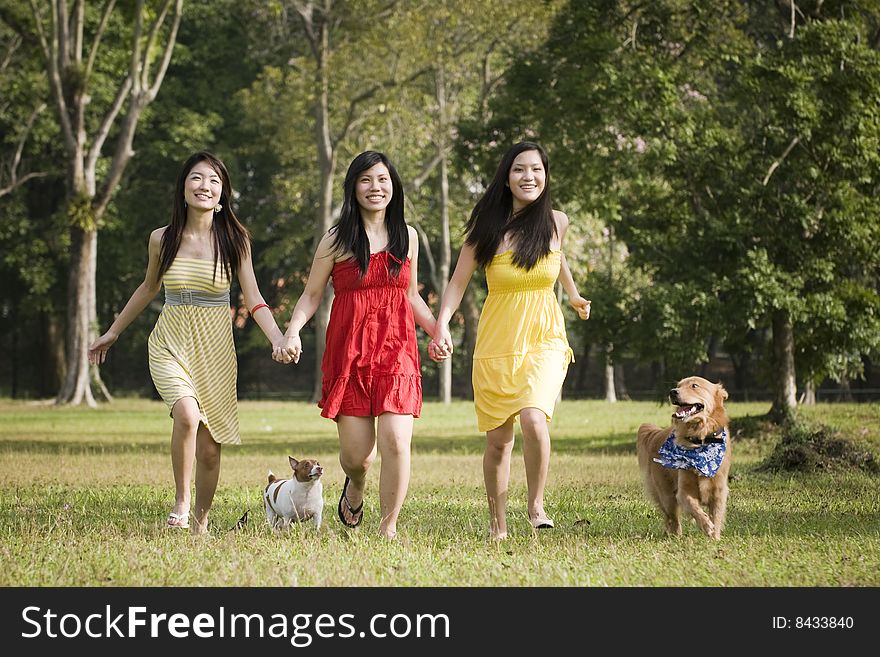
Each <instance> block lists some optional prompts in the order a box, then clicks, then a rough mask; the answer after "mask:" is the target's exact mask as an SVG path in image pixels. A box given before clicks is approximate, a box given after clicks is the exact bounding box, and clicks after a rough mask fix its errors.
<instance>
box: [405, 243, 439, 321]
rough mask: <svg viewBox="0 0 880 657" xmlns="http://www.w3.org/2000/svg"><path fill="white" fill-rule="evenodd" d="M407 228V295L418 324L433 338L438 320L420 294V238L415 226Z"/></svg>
mask: <svg viewBox="0 0 880 657" xmlns="http://www.w3.org/2000/svg"><path fill="white" fill-rule="evenodd" d="M407 230H408V232H409V289H408V290H407V296H408V297H409V304H410V305H411V306H412V310H413V317H415V320H416V324H418V325H419V326H421V327H422V328H423V329H424V330H425V333H427V334H428V335H429V336H431V337H432V338H433V337H434V333H435V331H436V330H437V320H435V319H434V313H432V312H431V309H430V308H429V307H428V304H427V303H425V300H424V299H422V295H421V294H419V238H418V235H417V234H416V231H415V229H414V228H412V227H410V226H407Z"/></svg>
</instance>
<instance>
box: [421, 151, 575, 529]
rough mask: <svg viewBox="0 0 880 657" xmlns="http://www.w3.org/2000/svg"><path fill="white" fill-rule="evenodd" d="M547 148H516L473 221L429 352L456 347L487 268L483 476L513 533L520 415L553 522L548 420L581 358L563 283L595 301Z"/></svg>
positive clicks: (482, 331)
mask: <svg viewBox="0 0 880 657" xmlns="http://www.w3.org/2000/svg"><path fill="white" fill-rule="evenodd" d="M547 164H548V163H547V154H546V153H545V152H544V149H543V148H541V146H539V145H538V144H535V143H533V142H521V143H519V144H516V145H515V146H513V147H512V148H511V149H510V150H508V151H507V153H506V154H505V155H504V157H503V158H502V159H501V162H500V164H499V165H498V169H497V171H496V172H495V177H494V178H493V180H492V182H491V184H490V185H489V187H488V188H487V189H486V192H485V193H484V194H483V196H482V198H481V199H480V200H479V201H478V202H477V204H476V206H475V207H474V210H473V212H472V213H471V216H470V219H469V220H468V222H467V225H466V226H465V234H466V237H465V243H464V245H463V246H462V248H461V253H460V254H459V257H458V263H457V264H456V266H455V272H454V273H453V275H452V279H451V280H450V281H449V285H448V286H447V287H446V291H445V292H444V294H443V300H442V302H441V305H440V311H439V313H438V315H437V326H438V331H437V334H436V335H437V340H436V342H435V343H432V344H431V345H429V349H431V350H433V351H436V352H437V353H438V354H441V355H444V354H448V353H450V352H451V351H452V337H451V335H450V333H449V319H450V318H451V317H452V314H453V313H454V312H455V310H456V309H457V308H458V305H459V304H460V303H461V298H462V295H463V294H464V291H465V289H466V288H467V285H468V283H469V281H470V279H471V276H472V275H473V273H474V271H476V269H477V267H483V268H484V269H485V271H486V283H487V285H488V289H489V294H488V296H487V297H486V301H485V303H484V304H483V310H482V313H481V314H480V323H479V327H478V329H477V344H476V347H475V350H474V363H473V386H474V405H475V408H476V414H477V425H478V427H479V430H480V431H485V432H486V451H485V453H484V455H483V478H484V480H485V483H486V495H487V498H488V502H489V536H490V537H491V538H493V539H496V540H501V539H504V538H507V489H508V482H509V480H510V457H511V453H512V451H513V442H514V421H515V419H516V418H517V417H519V422H520V428H521V431H522V435H523V460H524V462H525V468H526V481H527V484H528V496H529V499H528V515H529V522H530V523H531V525H532V527H534V528H535V529H546V528H552V527H553V520H551V519H550V517H549V516H548V515H547V513H546V511H545V509H544V487H545V485H546V482H547V472H548V469H549V465H550V432H549V428H548V426H547V424H548V422H549V421H550V418H551V417H552V415H553V407H554V405H555V403H556V399H557V397H558V396H559V391H560V390H561V388H562V382H563V380H564V379H565V374H566V371H567V369H568V364H569V363H570V362H571V361H572V351H571V348H570V347H569V346H568V340H567V338H566V335H565V320H564V318H563V315H562V309H561V308H560V307H559V304H558V303H557V301H556V295H555V293H554V287H555V284H556V281H557V280H559V281H560V282H561V283H562V287H563V288H564V290H565V292H566V293H567V294H568V297H569V303H570V304H571V306H572V307H573V308H574V309H575V310H576V311H577V313H578V316H579V317H580V318H581V319H588V318H589V316H590V302H589V301H588V300H587V299H584V298H583V297H582V296H581V295H580V294H578V291H577V288H576V287H575V284H574V279H573V278H572V275H571V271H570V270H569V268H568V264H567V263H566V261H565V255H564V254H563V252H562V242H563V238H564V237H565V231H566V229H567V228H568V217H566V216H565V214H564V213H562V212H559V211H558V210H554V209H553V208H552V205H551V200H550V189H549V176H548V167H547Z"/></svg>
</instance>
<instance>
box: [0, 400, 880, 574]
mask: <svg viewBox="0 0 880 657" xmlns="http://www.w3.org/2000/svg"><path fill="white" fill-rule="evenodd" d="M728 410H729V411H730V413H731V415H732V417H733V418H734V419H735V420H736V418H743V417H744V416H757V415H761V414H763V413H766V411H767V410H768V405H767V404H760V403H757V404H756V403H750V404H746V403H741V404H732V405H730V406H729V408H728ZM240 413H241V424H242V436H243V441H244V443H243V445H242V446H240V447H226V448H224V450H223V456H222V474H221V478H220V485H219V488H218V492H217V496H216V498H215V502H214V509H213V511H212V514H211V527H212V534H211V536H210V537H209V538H207V539H196V538H193V537H191V536H190V535H189V534H188V533H187V532H182V531H168V530H165V529H164V527H163V524H164V520H165V517H166V515H167V513H168V511H169V510H170V508H171V505H172V502H173V484H172V477H171V464H170V455H169V446H168V443H169V439H170V431H171V420H170V418H169V417H168V414H167V412H166V410H165V406H164V404H162V403H161V402H153V401H145V400H126V399H122V400H118V401H116V402H114V403H113V404H109V405H103V406H101V407H100V408H98V409H97V410H94V409H88V408H56V407H54V406H50V405H45V404H36V403H29V402H12V401H8V400H5V401H0V459H2V468H0V558H2V564H3V568H2V570H0V585H2V586H38V587H42V586H223V587H228V586H292V585H297V586H406V587H422V586H444V587H445V586H480V587H482V586H527V587H531V586H553V587H563V586H564V587H568V586H578V587H580V586H603V587H604V586H611V587H621V586H627V587H630V586H651V587H653V586H697V587H709V586H729V587H746V586H749V587H751V586H759V587H777V586H810V587H813V586H831V587H846V586H878V585H880V477H878V476H876V475H871V474H868V473H866V472H862V471H859V470H854V471H853V470H846V471H844V470H840V471H830V472H821V473H819V474H790V473H783V474H778V473H777V474H773V473H769V472H763V471H760V470H758V469H757V467H756V466H757V465H758V464H760V463H761V462H762V461H763V459H764V458H766V456H767V455H768V454H769V453H770V451H772V448H773V446H774V444H775V440H776V438H775V437H773V436H769V437H768V436H764V437H763V438H762V437H760V436H759V437H749V438H746V439H742V438H739V439H737V440H735V442H734V445H733V449H734V451H733V468H732V478H731V484H730V489H731V493H730V505H729V511H728V525H727V528H726V530H725V532H724V534H723V536H722V539H721V541H720V542H717V543H714V542H710V541H709V540H707V539H706V538H705V537H704V536H703V535H702V534H700V533H699V532H698V531H697V528H696V527H695V526H694V525H693V523H687V524H686V525H685V528H684V535H683V536H682V537H681V538H680V539H670V538H667V537H666V536H665V535H664V533H663V531H662V522H661V520H660V517H659V515H658V513H657V512H656V511H655V510H654V509H653V507H652V506H651V505H650V504H649V502H648V501H647V499H646V497H645V495H644V494H643V491H642V486H641V481H640V479H639V471H638V467H637V463H636V457H635V449H634V440H635V431H636V428H637V427H638V425H639V424H641V423H642V422H646V421H652V422H656V423H659V424H665V422H666V421H667V420H668V416H669V408H668V407H664V406H660V405H658V404H654V403H648V402H619V403H617V404H607V403H605V402H602V401H569V400H566V401H563V402H562V404H561V406H560V407H559V408H558V409H557V413H556V416H555V417H554V420H553V423H552V425H551V435H552V437H553V453H552V457H551V463H550V481H549V484H548V489H547V500H546V506H547V510H548V512H549V513H550V515H551V516H552V517H553V518H554V519H555V521H556V529H555V530H552V531H541V532H538V533H536V532H534V531H533V530H532V529H531V527H530V526H529V524H528V520H527V517H526V511H525V504H526V492H525V474H524V468H523V464H522V459H521V456H520V455H521V451H520V445H519V438H517V447H516V455H515V459H514V462H513V468H512V476H511V491H510V500H511V501H510V504H509V514H510V515H509V525H510V532H511V538H510V539H509V540H508V541H506V542H504V543H502V544H500V545H495V544H491V543H490V542H489V541H487V538H486V537H487V511H486V503H485V493H484V489H483V481H482V466H481V459H482V451H483V442H484V438H483V436H482V434H479V433H478V432H477V430H476V422H475V419H474V415H473V408H472V405H471V404H470V403H469V402H464V401H461V402H455V403H454V404H452V405H451V406H448V407H447V406H444V405H442V404H439V403H433V402H432V403H426V404H425V408H424V411H423V414H422V417H421V418H420V419H419V420H417V421H416V430H415V437H414V440H413V466H412V470H413V472H412V482H411V485H410V491H409V495H408V498H407V501H406V504H405V505H404V509H403V513H402V514H401V519H400V522H399V525H398V528H399V531H400V533H399V535H398V540H396V541H393V542H388V541H384V540H381V539H380V538H379V537H378V536H377V535H376V529H377V526H378V498H377V488H378V476H379V466H380V462H379V460H377V462H376V464H375V466H374V467H373V469H372V470H371V471H370V479H369V483H368V488H367V499H366V501H365V517H364V524H363V525H362V526H361V527H360V528H359V529H358V530H355V531H351V530H346V529H345V528H344V527H343V526H342V525H341V524H340V523H339V522H338V520H337V518H336V503H337V500H338V497H339V493H340V490H341V486H342V481H343V478H344V475H343V473H342V470H341V468H340V467H339V463H338V460H337V440H336V431H335V426H334V425H333V423H332V422H331V421H329V420H325V419H322V418H321V417H320V416H319V415H318V410H317V408H316V407H315V406H314V405H312V404H308V403H303V402H242V403H241V405H240ZM801 414H802V415H803V416H804V417H807V418H809V419H811V420H814V421H822V422H824V423H826V424H829V425H832V426H834V427H837V428H839V429H840V430H841V431H842V432H843V434H844V435H846V436H850V437H853V438H858V439H860V440H863V441H866V442H867V443H869V444H871V445H872V446H873V448H874V449H875V451H876V450H877V449H878V448H880V405H877V404H872V405H869V404H861V405H855V404H849V405H846V404H835V405H819V406H816V407H813V408H806V409H802V410H801ZM288 454H290V455H293V456H296V457H298V458H300V457H315V458H318V459H319V460H320V461H321V463H322V464H323V465H324V467H325V475H324V497H325V508H324V512H325V513H324V515H325V523H324V526H323V527H322V528H321V530H320V531H319V532H317V533H316V532H315V531H314V529H313V527H312V525H311V524H307V525H304V526H295V527H294V528H293V529H292V530H291V531H290V532H288V533H286V534H282V535H276V534H273V532H272V531H271V530H270V528H269V527H268V525H267V523H266V521H265V516H264V514H263V509H262V505H261V498H260V493H261V490H262V487H263V485H264V483H265V475H266V471H267V470H268V469H272V470H273V471H274V472H275V473H276V474H280V473H286V472H288V471H289V467H288V466H287V455H288ZM246 510H248V511H250V522H249V523H248V524H247V526H246V527H245V528H244V529H242V530H239V531H232V530H231V528H232V526H233V525H234V524H235V521H236V520H237V519H238V518H239V517H240V516H241V515H242V514H243V513H244V512H245V511H246ZM314 564H321V566H320V568H315V567H314Z"/></svg>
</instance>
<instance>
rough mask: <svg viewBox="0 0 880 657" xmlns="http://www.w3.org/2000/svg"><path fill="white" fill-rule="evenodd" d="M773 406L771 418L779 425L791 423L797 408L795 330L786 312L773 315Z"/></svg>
mask: <svg viewBox="0 0 880 657" xmlns="http://www.w3.org/2000/svg"><path fill="white" fill-rule="evenodd" d="M773 357H774V363H773V365H774V370H775V377H774V381H773V405H772V407H771V408H770V417H771V419H772V420H773V421H774V422H776V423H777V424H783V423H786V422H789V421H791V419H792V417H793V416H794V411H795V408H796V407H797V383H796V380H795V369H794V329H793V328H792V323H791V316H790V315H789V314H788V312H787V311H785V310H778V311H776V312H775V313H774V314H773Z"/></svg>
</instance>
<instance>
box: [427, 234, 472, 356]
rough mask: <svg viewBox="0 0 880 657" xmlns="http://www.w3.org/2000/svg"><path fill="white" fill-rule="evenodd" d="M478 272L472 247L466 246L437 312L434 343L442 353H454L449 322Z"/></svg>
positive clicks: (460, 253) (459, 255) (459, 256)
mask: <svg viewBox="0 0 880 657" xmlns="http://www.w3.org/2000/svg"><path fill="white" fill-rule="evenodd" d="M476 270H477V260H476V257H475V255H474V249H473V247H472V246H470V245H468V244H465V245H463V246H462V247H461V251H460V252H459V254H458V262H456V263H455V271H454V272H453V273H452V278H451V279H449V284H448V285H447V286H446V290H445V291H444V292H443V299H442V300H441V301H440V310H439V311H438V312H437V331H436V333H435V334H434V341H435V342H436V343H437V345H438V347H439V349H440V350H441V352H442V353H450V354H451V353H452V335H451V334H450V333H449V320H450V319H451V318H452V314H453V313H454V312H455V311H456V310H458V306H459V304H461V299H462V297H463V296H464V292H465V290H466V289H467V286H468V283H470V281H471V276H473V275H474V272H475V271H476Z"/></svg>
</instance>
